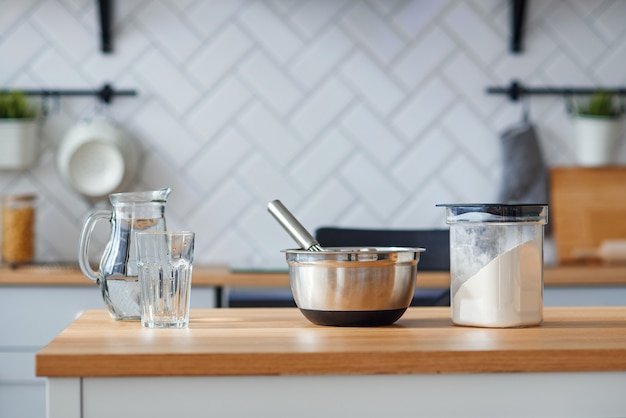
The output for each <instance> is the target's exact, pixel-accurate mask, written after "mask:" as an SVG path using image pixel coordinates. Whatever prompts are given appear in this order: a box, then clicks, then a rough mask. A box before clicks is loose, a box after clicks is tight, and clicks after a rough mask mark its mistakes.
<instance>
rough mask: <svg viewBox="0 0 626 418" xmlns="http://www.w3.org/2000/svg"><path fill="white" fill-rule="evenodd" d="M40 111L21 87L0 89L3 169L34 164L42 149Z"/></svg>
mask: <svg viewBox="0 0 626 418" xmlns="http://www.w3.org/2000/svg"><path fill="white" fill-rule="evenodd" d="M38 144H39V132H38V123H37V111H36V109H35V107H33V106H32V105H31V104H30V103H29V101H28V99H27V98H26V96H25V95H24V94H23V93H22V92H19V91H14V92H8V93H0V169H3V170H20V169H24V168H28V167H31V166H32V165H33V164H34V163H35V161H36V160H37V155H38V151H39V147H38Z"/></svg>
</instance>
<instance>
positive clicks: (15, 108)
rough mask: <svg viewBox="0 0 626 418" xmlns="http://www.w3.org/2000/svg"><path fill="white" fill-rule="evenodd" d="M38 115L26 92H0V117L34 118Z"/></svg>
mask: <svg viewBox="0 0 626 418" xmlns="http://www.w3.org/2000/svg"><path fill="white" fill-rule="evenodd" d="M36 115H37V111H36V110H35V108H34V107H33V106H32V105H31V104H30V103H29V101H28V99H27V97H26V95H25V94H24V93H22V92H20V91H13V92H9V93H0V119H33V118H35V116H36Z"/></svg>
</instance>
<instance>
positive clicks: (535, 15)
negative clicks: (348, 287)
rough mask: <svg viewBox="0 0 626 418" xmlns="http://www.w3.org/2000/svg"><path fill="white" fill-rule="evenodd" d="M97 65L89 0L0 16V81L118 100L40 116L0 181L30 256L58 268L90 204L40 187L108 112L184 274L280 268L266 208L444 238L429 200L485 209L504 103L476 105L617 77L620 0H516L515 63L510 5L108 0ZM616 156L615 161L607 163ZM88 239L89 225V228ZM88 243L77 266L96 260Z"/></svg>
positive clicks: (540, 122)
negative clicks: (519, 45)
mask: <svg viewBox="0 0 626 418" xmlns="http://www.w3.org/2000/svg"><path fill="white" fill-rule="evenodd" d="M114 10H115V18H114V22H113V48H114V51H113V53H112V54H103V53H102V52H101V51H100V46H99V24H98V17H97V16H98V13H97V2H95V1H91V0H71V1H69V0H32V1H28V2H23V1H18V0H7V1H3V2H2V4H1V5H0V86H1V87H3V88H7V87H20V88H99V87H100V86H102V85H103V84H104V83H105V82H110V83H112V84H113V86H114V87H116V88H132V89H136V90H137V91H138V93H139V95H138V96H137V97H134V98H117V99H114V101H113V104H112V106H110V107H109V108H108V109H104V110H101V109H100V110H98V108H99V106H98V104H97V102H96V100H94V99H90V98H62V99H61V100H60V101H58V102H52V103H50V107H51V109H50V114H49V115H48V116H47V118H46V119H45V121H44V123H43V131H42V135H43V138H42V143H43V150H42V153H41V157H40V159H39V164H38V165H37V167H35V168H33V169H31V170H28V171H25V172H10V171H4V172H0V192H1V193H2V194H6V193H19V192H26V191H28V192H36V193H37V195H38V196H39V200H40V201H39V206H38V219H37V260H38V261H42V262H55V261H70V262H71V261H76V257H77V245H78V244H77V243H78V236H79V233H80V229H81V226H82V222H83V220H84V217H85V215H86V214H87V213H89V212H91V211H92V210H94V209H96V208H100V207H106V206H107V205H108V202H106V201H104V202H98V203H96V204H95V205H93V204H91V203H90V202H88V201H86V200H85V199H83V198H81V197H80V196H78V195H77V194H76V193H75V192H74V191H72V190H71V189H70V188H69V187H68V186H67V185H65V184H64V183H63V182H62V181H61V180H60V178H59V175H58V174H57V171H56V167H55V151H56V148H57V145H58V143H59V142H60V141H61V139H62V138H63V136H64V135H65V133H66V132H67V131H68V130H69V129H70V128H71V127H72V126H73V124H75V123H77V122H78V121H79V120H81V119H83V118H87V117H90V116H91V115H93V114H94V113H96V112H98V111H100V112H107V113H109V115H110V116H111V117H112V118H113V119H114V120H115V121H116V122H118V123H119V124H120V125H121V126H122V127H123V128H124V129H125V130H126V131H127V132H129V133H130V134H131V135H132V136H133V137H134V138H136V140H137V141H139V143H140V145H141V148H142V150H143V157H142V159H141V170H140V174H139V176H138V179H137V181H136V183H135V184H134V185H133V187H132V190H148V189H154V188H159V187H164V186H170V187H172V189H173V192H172V194H171V198H170V201H169V203H168V205H167V209H166V210H167V219H168V222H169V228H170V229H183V228H184V229H191V230H194V231H196V233H197V248H196V255H197V258H196V259H197V262H198V263H202V264H208V263H226V264H231V265H234V266H237V267H265V268H275V267H284V266H285V261H284V256H283V254H282V253H281V252H280V250H281V249H285V248H291V247H293V246H294V243H293V242H292V241H291V239H290V238H289V237H288V236H287V234H286V233H285V232H283V231H282V229H281V228H280V226H279V225H278V224H277V223H276V222H275V220H274V219H272V217H271V216H270V215H269V214H268V213H267V211H266V204H267V203H268V202H269V201H270V200H273V199H281V200H282V201H283V203H285V205H286V206H287V207H289V208H290V209H291V210H292V212H294V213H295V214H296V216H297V217H299V218H300V219H301V221H302V222H303V224H304V225H305V226H306V227H307V228H308V229H310V230H311V231H314V230H315V229H316V228H317V227H319V226H322V225H342V226H354V227H394V228H429V227H445V222H444V213H443V211H442V210H441V209H440V208H436V207H435V204H437V203H446V202H479V201H493V200H494V199H495V198H496V191H497V190H498V186H499V175H500V172H501V167H502V161H501V159H500V143H499V134H500V132H502V131H503V130H504V129H505V128H506V127H507V126H509V125H511V124H513V123H516V122H518V121H519V120H520V119H521V117H522V112H523V109H522V106H521V105H520V104H519V103H513V102H510V101H509V100H508V99H507V98H506V97H505V96H497V95H487V94H486V93H485V88H486V87H487V86H490V85H507V84H508V83H509V82H510V81H511V80H512V79H514V78H518V79H520V80H521V81H522V82H524V83H527V84H528V85H537V86H548V85H549V86H557V87H558V86H564V85H573V86H620V85H623V84H624V83H625V82H626V71H625V70H624V68H626V26H625V25H624V24H623V23H624V22H625V21H626V2H624V1H621V0H616V1H610V0H605V1H593V2H589V1H584V0H552V1H537V2H529V4H528V10H527V23H526V26H525V30H524V37H523V42H524V51H523V53H521V54H512V53H511V52H509V37H510V27H509V20H510V17H509V13H510V11H509V2H507V1H495V0H491V1H485V0H471V1H466V0H447V1H444V0H394V1H388V0H371V1H365V0H301V1H293V0H268V1H259V0H237V1H235V0H186V1H177V0H132V1H121V0H119V1H116V2H114ZM530 117H531V119H532V120H533V122H534V123H535V124H536V126H537V128H538V132H539V135H540V139H541V146H542V150H543V152H544V155H545V158H546V160H547V161H548V163H549V164H550V165H551V166H555V165H573V164H575V158H574V153H573V129H572V126H571V124H570V121H569V118H568V115H567V112H566V109H565V102H564V100H563V98H562V97H557V96H546V97H537V96H535V97H532V99H531V100H530ZM624 148H626V147H624V146H622V148H621V149H620V155H619V162H620V163H626V150H625V149H624ZM96 234H97V237H98V238H97V239H98V240H99V243H98V244H97V245H103V244H104V242H105V241H106V238H107V228H106V226H104V225H103V226H101V227H99V229H98V230H97V231H96ZM97 245H94V247H96V249H95V250H94V255H93V256H94V259H95V260H96V261H97V259H98V254H97V252H98V251H97Z"/></svg>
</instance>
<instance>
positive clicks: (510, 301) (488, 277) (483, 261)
mask: <svg viewBox="0 0 626 418" xmlns="http://www.w3.org/2000/svg"><path fill="white" fill-rule="evenodd" d="M438 206H443V207H445V208H446V222H447V223H448V224H449V225H450V295H451V298H450V300H451V312H452V322H454V323H455V324H456V325H466V326H476V327H492V328H506V327H525V326H533V325H539V324H540V323H541V322H542V321H543V232H544V225H545V224H546V223H547V220H548V206H547V205H505V204H458V205H438Z"/></svg>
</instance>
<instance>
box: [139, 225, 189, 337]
mask: <svg viewBox="0 0 626 418" xmlns="http://www.w3.org/2000/svg"><path fill="white" fill-rule="evenodd" d="M194 240H195V234H194V233H193V232H189V231H152V232H138V233H137V239H136V243H137V269H138V275H139V286H140V288H141V325H142V326H144V327H148V328H186V327H187V326H188V325H189V301H190V296H191V275H192V270H193V250H194Z"/></svg>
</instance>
